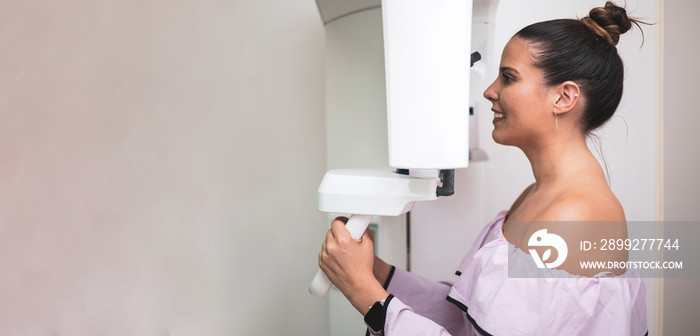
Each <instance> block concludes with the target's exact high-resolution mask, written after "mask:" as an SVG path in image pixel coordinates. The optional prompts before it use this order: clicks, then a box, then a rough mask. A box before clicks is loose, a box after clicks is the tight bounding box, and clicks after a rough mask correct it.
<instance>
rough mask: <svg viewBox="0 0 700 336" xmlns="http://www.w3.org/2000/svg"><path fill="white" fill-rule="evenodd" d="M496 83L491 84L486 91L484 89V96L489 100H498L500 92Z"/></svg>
mask: <svg viewBox="0 0 700 336" xmlns="http://www.w3.org/2000/svg"><path fill="white" fill-rule="evenodd" d="M495 85H496V81H494V82H493V83H491V85H489V87H487V88H486V91H484V98H486V99H487V100H488V101H491V102H493V101H496V100H498V93H497V92H496V88H495Z"/></svg>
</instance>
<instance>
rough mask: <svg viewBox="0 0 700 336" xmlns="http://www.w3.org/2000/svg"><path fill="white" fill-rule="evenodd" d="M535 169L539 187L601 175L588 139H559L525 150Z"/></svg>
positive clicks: (603, 175) (533, 169) (534, 172)
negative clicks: (584, 174)
mask: <svg viewBox="0 0 700 336" xmlns="http://www.w3.org/2000/svg"><path fill="white" fill-rule="evenodd" d="M523 152H524V153H525V156H527V158H528V160H529V161H530V165H531V166H532V173H533V174H534V176H535V181H536V185H537V186H538V187H541V186H547V185H551V184H553V183H556V182H557V181H560V180H562V179H567V180H569V181H573V180H571V179H574V178H576V176H577V175H580V174H581V173H583V172H586V171H588V172H592V173H595V174H601V176H602V178H605V174H603V170H602V168H601V167H600V164H599V163H598V161H597V160H596V158H595V157H594V156H593V154H592V153H591V151H590V150H589V149H588V145H587V144H586V140H585V137H584V136H581V137H570V138H568V139H562V138H560V139H555V141H551V142H549V143H548V144H546V145H543V146H538V147H535V148H531V149H523Z"/></svg>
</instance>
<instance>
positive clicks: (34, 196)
mask: <svg viewBox="0 0 700 336" xmlns="http://www.w3.org/2000/svg"><path fill="white" fill-rule="evenodd" d="M323 43H324V42H323V25H322V24H321V21H320V17H319V14H318V11H317V8H316V4H315V3H314V1H303V2H300V1H292V0H274V1H243V0H241V1H238V0H234V1H228V2H218V1H217V2H210V1H207V2H204V1H175V2H172V1H170V2H163V1H133V0H127V1H110V0H107V1H80V0H69V1H62V2H55V1H48V0H31V1H4V2H2V3H0V45H2V51H0V120H2V122H0V186H1V187H0V251H2V252H1V253H0V297H2V299H1V300H0V315H2V319H0V334H3V335H48V334H63V335H301V334H307V335H323V334H325V333H326V332H327V328H328V315H327V312H326V304H325V302H323V301H321V300H318V299H316V298H313V297H312V296H310V295H309V294H308V293H307V291H306V287H307V286H308V283H309V281H310V280H311V278H312V276H313V274H314V273H315V271H316V268H317V266H316V263H315V260H316V257H317V253H318V250H319V247H320V243H321V241H322V239H323V236H324V233H325V219H324V217H323V216H322V215H321V214H319V213H317V212H316V210H315V208H316V188H317V186H318V183H319V182H320V179H321V177H322V175H323V172H324V170H325V163H326V162H325V145H324V134H325V130H324V97H323V91H324V78H323Z"/></svg>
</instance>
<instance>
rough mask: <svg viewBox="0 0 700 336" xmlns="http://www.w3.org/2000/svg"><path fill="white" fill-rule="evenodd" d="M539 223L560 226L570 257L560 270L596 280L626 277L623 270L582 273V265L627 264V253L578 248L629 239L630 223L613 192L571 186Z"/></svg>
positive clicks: (559, 196)
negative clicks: (583, 244) (610, 275)
mask: <svg viewBox="0 0 700 336" xmlns="http://www.w3.org/2000/svg"><path fill="white" fill-rule="evenodd" d="M538 220H539V221H546V222H559V224H554V225H556V229H555V227H552V229H553V230H552V231H556V232H557V233H558V234H559V235H560V236H561V237H562V238H563V239H564V240H565V241H566V242H567V243H568V244H570V245H572V244H573V245H572V248H570V249H569V256H568V257H567V259H566V261H565V262H564V263H563V264H562V265H561V266H560V267H558V268H559V269H562V270H565V271H568V272H569V273H572V274H578V275H584V276H594V275H596V274H598V273H601V272H612V273H613V274H615V275H619V274H621V273H623V272H624V271H625V270H624V269H611V268H603V269H582V268H581V262H587V261H594V262H595V261H602V262H606V265H607V262H608V261H614V262H624V261H626V260H627V257H628V255H627V252H626V251H622V250H617V251H616V250H607V251H602V250H593V251H581V250H579V249H578V245H579V244H581V242H583V241H588V242H601V241H603V240H605V241H607V240H610V239H612V240H615V241H617V240H618V239H622V240H624V239H626V238H627V223H626V221H625V213H624V210H623V209H622V205H621V204H620V201H619V200H618V199H617V197H615V195H614V194H613V193H612V191H611V190H610V189H609V188H608V187H607V185H605V186H604V187H600V186H595V185H579V186H572V188H569V189H567V190H566V191H564V192H562V193H561V194H560V195H558V196H557V197H556V198H555V199H554V200H553V201H552V203H551V204H550V205H549V207H548V208H547V209H546V210H545V211H544V212H543V213H541V218H538Z"/></svg>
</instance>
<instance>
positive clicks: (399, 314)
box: [384, 211, 647, 336]
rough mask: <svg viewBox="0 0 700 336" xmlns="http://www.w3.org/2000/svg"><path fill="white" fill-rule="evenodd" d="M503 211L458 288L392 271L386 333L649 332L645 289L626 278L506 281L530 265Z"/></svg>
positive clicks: (466, 264) (472, 254) (637, 335)
mask: <svg viewBox="0 0 700 336" xmlns="http://www.w3.org/2000/svg"><path fill="white" fill-rule="evenodd" d="M506 214H507V212H506V211H503V212H501V213H499V214H498V216H497V217H496V218H495V219H494V220H493V221H492V222H491V223H489V224H488V225H487V226H486V227H485V228H484V230H483V231H482V232H481V234H480V235H479V238H478V239H477V241H476V243H475V244H474V246H473V247H472V249H471V251H469V253H468V254H467V256H466V257H465V258H464V260H463V261H462V263H461V265H460V266H459V268H458V271H457V274H459V275H460V276H459V279H458V280H457V281H456V282H455V283H454V284H448V283H437V282H433V281H430V280H427V279H425V278H422V277H420V276H418V275H414V274H411V273H409V272H406V271H403V270H401V269H395V270H394V272H393V275H392V276H391V279H390V282H389V284H388V286H387V291H388V292H389V293H391V294H393V295H394V296H395V297H394V298H393V299H392V300H391V301H390V303H389V304H388V306H387V307H386V323H385V327H384V333H385V335H387V336H393V335H401V336H407V335H421V336H430V335H454V336H463V335H634V336H643V335H646V334H647V321H646V299H645V287H644V282H643V280H642V279H641V278H639V277H635V276H633V275H630V274H628V273H625V274H623V275H620V276H615V277H592V278H591V277H581V276H575V275H571V274H569V273H567V272H565V271H561V270H556V269H547V270H546V271H547V272H554V273H552V274H551V275H552V276H551V277H546V278H508V262H509V259H508V258H509V256H510V257H511V262H513V260H516V262H523V263H525V262H532V258H531V257H530V255H529V254H526V253H525V252H523V251H522V250H520V249H518V248H516V247H515V246H513V245H512V244H510V243H508V241H507V240H506V239H505V237H504V236H503V230H502V225H503V222H504V221H505V218H506Z"/></svg>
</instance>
